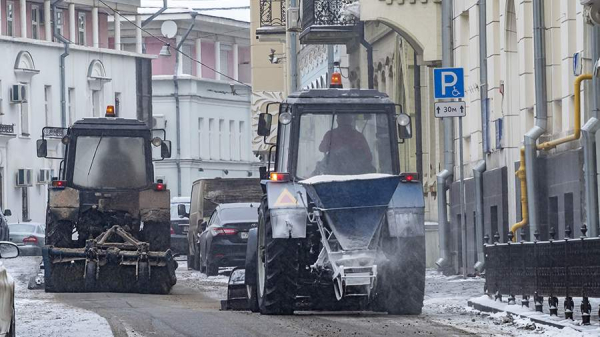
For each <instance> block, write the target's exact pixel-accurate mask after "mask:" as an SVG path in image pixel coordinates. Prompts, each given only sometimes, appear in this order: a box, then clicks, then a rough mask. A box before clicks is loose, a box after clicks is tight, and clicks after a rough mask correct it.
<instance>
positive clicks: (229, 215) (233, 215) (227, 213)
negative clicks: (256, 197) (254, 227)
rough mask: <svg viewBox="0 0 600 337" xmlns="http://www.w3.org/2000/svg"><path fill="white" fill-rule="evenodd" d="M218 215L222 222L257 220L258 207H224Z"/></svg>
mask: <svg viewBox="0 0 600 337" xmlns="http://www.w3.org/2000/svg"><path fill="white" fill-rule="evenodd" d="M219 217H220V218H221V222H223V223H228V222H244V221H246V222H247V221H250V222H252V221H257V220H258V209H257V208H256V207H239V208H226V209H223V210H221V212H220V213H219Z"/></svg>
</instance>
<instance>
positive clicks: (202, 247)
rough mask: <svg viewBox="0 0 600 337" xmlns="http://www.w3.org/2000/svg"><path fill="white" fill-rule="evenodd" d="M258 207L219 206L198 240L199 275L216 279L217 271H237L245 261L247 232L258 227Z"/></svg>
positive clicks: (253, 205) (242, 204) (243, 204)
mask: <svg viewBox="0 0 600 337" xmlns="http://www.w3.org/2000/svg"><path fill="white" fill-rule="evenodd" d="M258 206H259V203H234V204H221V205H218V206H217V208H216V209H215V210H214V212H213V213H212V215H211V216H210V219H209V220H208V224H207V226H206V228H203V231H202V233H201V234H200V237H199V238H198V251H199V252H198V253H199V256H197V259H198V261H200V271H202V272H204V273H206V275H208V276H214V275H217V274H218V272H219V267H241V266H243V265H244V263H245V261H246V244H247V243H248V231H249V230H250V228H252V227H256V226H257V224H258Z"/></svg>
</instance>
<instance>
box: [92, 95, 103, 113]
mask: <svg viewBox="0 0 600 337" xmlns="http://www.w3.org/2000/svg"><path fill="white" fill-rule="evenodd" d="M100 113H101V112H100V90H92V117H102V116H101V115H100Z"/></svg>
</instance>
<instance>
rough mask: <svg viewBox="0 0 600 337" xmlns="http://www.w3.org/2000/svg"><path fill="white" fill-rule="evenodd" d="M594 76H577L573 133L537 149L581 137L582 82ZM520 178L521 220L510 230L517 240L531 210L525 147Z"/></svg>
mask: <svg viewBox="0 0 600 337" xmlns="http://www.w3.org/2000/svg"><path fill="white" fill-rule="evenodd" d="M592 78H593V76H592V75H591V74H582V75H579V76H577V78H575V84H574V87H575V113H574V114H573V119H574V122H573V124H574V125H573V134H572V135H569V136H566V137H563V138H559V139H555V140H552V141H548V142H545V143H542V144H539V145H538V146H537V149H538V150H540V151H548V150H551V149H553V148H555V147H557V146H558V145H560V144H564V143H568V142H571V141H574V140H577V139H579V137H581V83H582V82H583V81H589V80H591V79H592ZM515 174H516V176H517V177H519V180H521V214H522V219H521V221H519V222H517V223H516V224H514V225H512V227H511V228H510V231H511V232H512V233H513V241H516V240H517V230H518V229H519V228H522V227H525V226H526V225H527V223H528V222H529V212H528V210H527V181H526V178H525V148H521V163H520V165H519V169H518V170H517V172H516V173H515Z"/></svg>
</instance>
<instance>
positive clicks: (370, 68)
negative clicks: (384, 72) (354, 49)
mask: <svg viewBox="0 0 600 337" xmlns="http://www.w3.org/2000/svg"><path fill="white" fill-rule="evenodd" d="M359 30H360V44H361V45H363V47H365V48H366V49H367V84H368V87H369V89H374V88H375V82H374V81H373V76H374V74H375V68H374V67H373V45H371V44H370V43H369V41H367V40H366V39H365V23H364V22H363V21H361V22H360V23H359Z"/></svg>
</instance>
